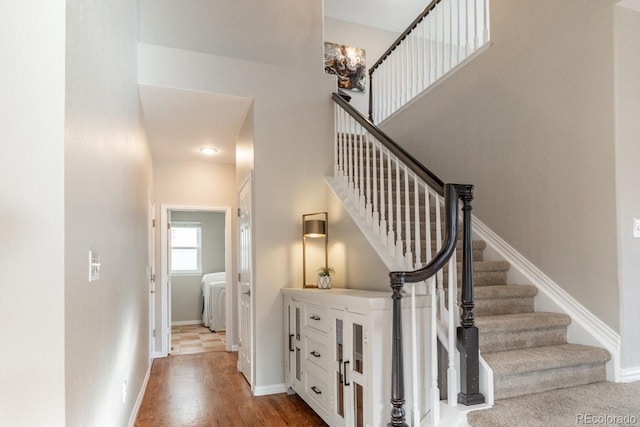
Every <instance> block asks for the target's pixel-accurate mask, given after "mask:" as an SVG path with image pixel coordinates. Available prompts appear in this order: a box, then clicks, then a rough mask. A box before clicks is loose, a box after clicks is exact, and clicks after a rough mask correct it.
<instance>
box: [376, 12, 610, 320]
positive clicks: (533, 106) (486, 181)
mask: <svg viewBox="0 0 640 427" xmlns="http://www.w3.org/2000/svg"><path fill="white" fill-rule="evenodd" d="M613 4H614V1H613V0H607V1H603V0H563V1H557V0H542V1H538V2H530V1H525V0H492V1H491V38H492V45H491V47H490V48H489V49H488V50H487V51H486V52H485V53H483V54H482V55H480V56H479V57H477V58H476V59H475V60H474V61H472V62H471V63H470V64H468V65H467V66H465V67H463V68H462V69H460V70H459V71H458V72H456V73H455V74H453V75H452V76H451V77H449V78H448V79H446V80H445V81H443V82H442V83H441V84H439V85H438V86H436V87H435V88H433V89H432V90H431V91H430V92H428V93H427V94H426V95H425V96H423V97H422V98H421V99H420V100H418V101H417V102H416V103H415V104H414V105H413V106H411V107H410V108H408V109H407V110H405V111H404V112H403V113H402V114H399V115H398V116H397V117H395V118H392V119H390V120H388V122H387V123H385V124H384V126H383V128H384V129H385V130H386V131H387V132H388V133H389V134H390V135H391V136H392V137H394V138H395V139H396V140H397V141H399V142H400V143H401V144H402V145H404V146H405V147H407V148H408V149H409V151H410V152H412V153H414V154H415V155H416V157H417V158H418V159H420V160H422V161H423V162H424V163H425V164H426V165H427V166H428V167H429V168H431V169H432V170H433V171H434V172H435V173H436V174H438V175H440V176H441V177H442V178H443V179H444V180H445V181H448V182H462V183H467V182H468V183H472V184H475V185H476V193H475V196H476V198H475V201H474V203H473V205H474V213H475V214H476V215H477V216H478V218H479V219H480V220H482V221H483V222H484V223H486V224H487V225H488V226H489V227H491V228H492V229H493V230H494V231H496V232H497V233H498V234H499V235H500V236H502V237H503V238H504V239H505V240H506V241H508V242H509V243H510V244H511V245H512V246H514V247H515V248H516V249H517V250H518V251H520V252H521V253H522V254H523V255H524V256H526V257H527V258H528V259H529V260H530V261H532V262H533V263H534V264H535V265H537V266H538V267H539V268H541V269H542V270H543V271H544V272H545V273H546V274H547V275H548V276H550V277H551V278H552V279H553V280H554V281H555V282H557V283H558V284H559V285H560V286H562V287H563V288H564V289H565V290H566V291H567V292H569V293H570V294H571V295H572V296H573V297H575V298H576V299H577V300H578V301H579V302H580V303H582V304H583V305H584V306H586V307H587V308H588V309H589V310H591V312H593V313H594V314H595V315H597V316H598V317H599V318H600V319H601V320H603V321H604V322H605V323H606V324H608V325H609V326H611V327H612V328H613V329H614V330H616V331H619V330H620V319H619V306H620V303H619V295H620V294H619V289H618V269H617V252H618V248H617V241H616V212H615V205H616V192H615V191H616V182H615V181H616V180H615V176H616V174H615V157H614V154H615V152H614V130H615V127H614V114H613V111H614V68H613V60H614V56H613Z"/></svg>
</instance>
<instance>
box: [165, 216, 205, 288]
mask: <svg viewBox="0 0 640 427" xmlns="http://www.w3.org/2000/svg"><path fill="white" fill-rule="evenodd" d="M201 234H202V228H201V226H200V223H199V222H188V221H172V222H171V274H172V275H181V274H182V275H188V274H202V239H201Z"/></svg>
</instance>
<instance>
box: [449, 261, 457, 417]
mask: <svg viewBox="0 0 640 427" xmlns="http://www.w3.org/2000/svg"><path fill="white" fill-rule="evenodd" d="M448 265H449V281H448V282H449V283H448V286H449V296H448V297H449V298H448V300H449V301H448V314H449V319H448V338H449V351H448V353H447V359H448V360H447V392H448V395H447V400H448V403H449V406H456V405H457V404H458V373H457V370H456V363H455V361H456V318H457V316H456V314H457V312H458V310H457V309H456V308H457V302H456V288H457V287H458V284H457V263H456V254H455V252H454V253H453V256H452V257H451V258H450V259H449V264H448Z"/></svg>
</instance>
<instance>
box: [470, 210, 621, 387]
mask: <svg viewBox="0 0 640 427" xmlns="http://www.w3.org/2000/svg"><path fill="white" fill-rule="evenodd" d="M472 222H473V225H472V228H473V232H474V234H476V235H477V236H478V238H480V239H482V240H484V241H485V242H487V249H489V251H486V252H485V253H487V252H490V251H491V250H493V251H494V252H495V253H497V255H498V256H500V257H501V258H503V259H504V260H506V261H509V263H510V264H511V267H512V269H511V270H510V272H509V275H510V276H518V277H517V279H518V280H523V283H527V282H528V283H530V284H532V285H535V286H536V287H537V288H538V291H539V293H538V296H537V297H536V309H542V310H549V311H551V310H553V311H558V312H561V313H564V314H567V315H568V316H569V317H571V325H569V328H568V338H569V339H570V341H571V342H574V343H576V344H584V345H593V346H599V347H602V348H605V349H606V350H607V351H609V353H611V361H610V362H609V363H607V379H608V380H610V381H616V382H620V381H621V370H620V335H619V334H618V333H616V332H615V331H614V330H613V329H611V328H610V327H609V326H607V325H606V324H605V323H604V322H603V321H602V320H600V319H599V318H598V317H596V316H595V315H594V314H593V313H591V312H590V311H589V310H587V309H586V308H585V307H584V306H583V305H582V304H580V303H579V302H578V301H577V300H576V299H575V298H573V297H572V296H571V295H569V294H568V293H567V292H566V291H565V290H564V289H562V288H561V287H560V286H559V285H558V284H557V283H555V282H554V281H553V280H551V278H549V277H548V276H547V275H546V274H544V273H543V272H542V271H541V270H540V269H539V268H538V267H536V266H535V265H533V264H532V263H531V262H530V261H529V260H527V259H526V258H525V257H524V256H523V255H522V254H520V253H519V252H518V251H517V250H515V249H514V248H513V247H511V246H510V245H509V244H508V243H507V242H505V241H504V240H503V239H502V238H501V237H500V236H498V235H497V234H496V233H494V232H493V231H492V230H491V229H490V228H489V227H487V226H486V225H485V224H484V223H483V222H482V221H480V220H479V219H477V218H476V217H472ZM512 270H514V271H512ZM510 278H511V279H513V277H510ZM516 283H517V282H516Z"/></svg>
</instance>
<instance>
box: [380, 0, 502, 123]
mask: <svg viewBox="0 0 640 427" xmlns="http://www.w3.org/2000/svg"><path fill="white" fill-rule="evenodd" d="M489 37H490V34H489V0H433V1H432V2H431V3H430V4H429V6H427V8H426V9H425V10H424V11H423V12H422V13H421V14H420V15H419V16H418V17H417V18H416V19H415V20H414V21H413V22H412V23H411V25H410V26H409V27H408V28H407V29H406V30H405V31H404V32H403V33H402V34H401V35H400V37H398V39H397V40H396V41H395V42H394V43H393V44H392V45H391V47H389V49H387V51H386V52H385V53H384V54H382V56H381V57H380V59H379V60H378V61H377V62H376V63H375V64H374V65H373V66H372V67H371V68H370V69H369V119H370V120H371V121H372V122H374V123H380V122H381V121H383V120H384V119H386V118H387V117H389V116H390V115H392V114H393V113H395V112H396V111H398V110H399V109H400V108H402V107H403V106H405V105H406V104H407V103H409V102H410V101H411V100H413V99H414V98H415V97H417V96H418V95H419V94H420V93H422V92H423V91H424V90H425V89H427V88H429V87H430V86H431V85H433V84H434V83H435V82H436V81H438V80H439V79H441V78H442V77H443V76H445V75H446V74H447V73H448V72H449V71H451V70H452V69H454V68H455V67H456V66H458V65H459V64H461V63H462V62H464V61H465V60H466V59H467V58H469V57H471V56H472V55H473V54H474V53H476V52H479V51H480V50H481V49H482V48H483V47H484V46H488V42H489Z"/></svg>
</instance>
